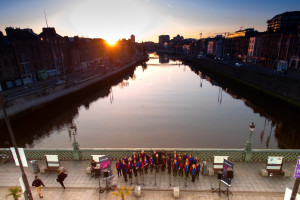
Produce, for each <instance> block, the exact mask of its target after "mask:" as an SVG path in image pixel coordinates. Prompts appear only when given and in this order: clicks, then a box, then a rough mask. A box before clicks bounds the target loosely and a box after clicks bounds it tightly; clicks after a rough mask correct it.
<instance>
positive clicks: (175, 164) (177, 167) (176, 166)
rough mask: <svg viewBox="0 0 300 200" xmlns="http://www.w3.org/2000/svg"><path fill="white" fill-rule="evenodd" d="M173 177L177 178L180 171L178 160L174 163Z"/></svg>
mask: <svg viewBox="0 0 300 200" xmlns="http://www.w3.org/2000/svg"><path fill="white" fill-rule="evenodd" d="M172 168H173V176H175V177H176V176H177V171H178V169H179V165H178V163H177V160H176V159H175V160H174V162H173V167H172Z"/></svg>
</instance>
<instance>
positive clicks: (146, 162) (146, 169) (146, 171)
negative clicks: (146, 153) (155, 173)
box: [143, 157, 149, 174]
mask: <svg viewBox="0 0 300 200" xmlns="http://www.w3.org/2000/svg"><path fill="white" fill-rule="evenodd" d="M143 164H144V169H145V174H147V173H148V166H149V162H148V160H147V158H146V157H144V163H143Z"/></svg>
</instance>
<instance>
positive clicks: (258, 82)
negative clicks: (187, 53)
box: [181, 58, 300, 109]
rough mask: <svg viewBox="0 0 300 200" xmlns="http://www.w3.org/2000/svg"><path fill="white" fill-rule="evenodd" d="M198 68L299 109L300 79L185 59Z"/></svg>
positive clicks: (214, 62)
mask: <svg viewBox="0 0 300 200" xmlns="http://www.w3.org/2000/svg"><path fill="white" fill-rule="evenodd" d="M181 59H182V60H184V61H186V62H191V63H192V64H194V65H196V66H197V67H199V68H200V69H204V70H207V71H209V72H212V73H215V74H218V75H220V76H222V77H224V78H227V79H230V80H233V81H234V82H236V83H237V84H241V85H244V86H246V87H248V88H251V89H255V90H256V91H259V92H262V93H264V94H267V95H269V96H271V97H273V98H276V99H277V100H279V101H281V102H285V103H287V104H289V105H292V106H296V108H298V109H300V81H299V80H295V79H291V78H287V77H285V76H284V75H282V76H278V75H274V74H266V73H263V72H259V71H257V70H256V71H254V70H249V69H246V68H243V67H233V66H229V65H226V64H223V63H218V62H216V61H212V60H208V59H201V60H199V59H197V60H193V59H185V58H181Z"/></svg>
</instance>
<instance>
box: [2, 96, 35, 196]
mask: <svg viewBox="0 0 300 200" xmlns="http://www.w3.org/2000/svg"><path fill="white" fill-rule="evenodd" d="M0 104H1V107H2V110H3V116H4V119H5V122H6V125H7V128H8V132H9V136H10V139H11V141H12V143H13V146H14V148H15V152H16V155H17V159H18V161H19V166H20V170H21V173H22V180H23V183H24V186H25V191H24V198H25V200H33V197H32V193H31V190H30V186H29V183H28V179H27V176H26V174H25V171H24V168H23V163H22V160H21V157H20V154H19V149H18V147H17V143H16V140H15V136H14V133H13V131H12V128H11V125H10V121H9V119H8V116H7V113H6V110H5V107H4V105H3V103H2V97H1V96H0Z"/></svg>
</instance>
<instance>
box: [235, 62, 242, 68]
mask: <svg viewBox="0 0 300 200" xmlns="http://www.w3.org/2000/svg"><path fill="white" fill-rule="evenodd" d="M235 66H237V67H241V66H243V64H242V63H235Z"/></svg>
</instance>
